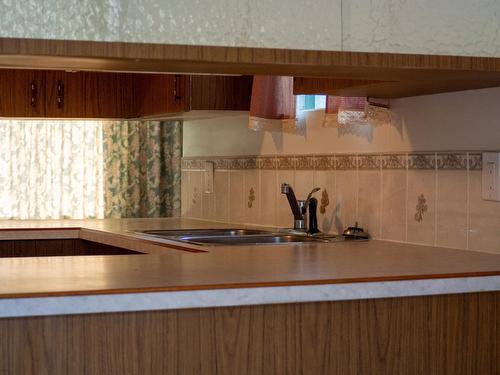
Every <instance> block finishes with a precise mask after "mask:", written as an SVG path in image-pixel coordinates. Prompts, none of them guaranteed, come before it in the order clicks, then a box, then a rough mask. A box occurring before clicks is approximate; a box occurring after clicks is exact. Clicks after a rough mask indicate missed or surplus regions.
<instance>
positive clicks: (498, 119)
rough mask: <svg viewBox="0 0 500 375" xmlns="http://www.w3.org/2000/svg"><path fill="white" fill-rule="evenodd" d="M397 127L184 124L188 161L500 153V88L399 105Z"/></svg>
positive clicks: (238, 121) (237, 121) (310, 121)
mask: <svg viewBox="0 0 500 375" xmlns="http://www.w3.org/2000/svg"><path fill="white" fill-rule="evenodd" d="M391 105H392V107H393V109H394V111H395V112H396V113H397V117H398V118H399V120H398V121H396V123H395V124H393V125H383V126H378V127H367V126H365V127H363V126H354V127H348V128H345V129H335V128H323V127H322V126H321V125H322V120H323V113H322V112H321V111H319V112H312V113H310V114H309V115H308V118H307V127H306V133H305V134H304V135H294V134H286V133H264V132H254V131H251V130H248V129H247V122H248V117H247V116H244V115H239V116H235V117H227V118H220V119H212V120H200V121H188V122H185V123H184V156H221V155H223V156H230V155H270V154H314V153H331V152H342V153H353V152H354V153H356V152H358V153H361V152H400V151H443V150H497V149H500V88H492V89H484V90H471V91H462V92H457V93H449V94H439V95H427V96H420V97H413V98H405V99H399V100H393V101H392V103H391Z"/></svg>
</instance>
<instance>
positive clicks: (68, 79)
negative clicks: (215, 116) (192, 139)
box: [0, 69, 252, 119]
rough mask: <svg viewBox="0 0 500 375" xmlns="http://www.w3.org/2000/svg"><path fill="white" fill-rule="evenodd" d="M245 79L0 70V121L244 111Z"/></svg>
mask: <svg viewBox="0 0 500 375" xmlns="http://www.w3.org/2000/svg"><path fill="white" fill-rule="evenodd" d="M251 90H252V77H251V76H190V75H180V74H147V73H144V74H142V73H108V72H69V71H63V70H44V71H42V70H19V69H0V117H15V118H41V117H47V118H75V119H76V118H92V119H129V118H134V119H142V118H162V117H168V116H171V115H173V114H174V115H176V116H180V115H182V114H183V113H186V112H189V111H191V110H204V111H208V110H218V111H223V110H232V111H246V110H249V108H250V97H251Z"/></svg>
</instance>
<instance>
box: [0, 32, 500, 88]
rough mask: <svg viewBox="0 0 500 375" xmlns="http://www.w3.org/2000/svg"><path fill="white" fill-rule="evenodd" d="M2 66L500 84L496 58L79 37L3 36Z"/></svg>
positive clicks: (395, 83)
mask: <svg viewBox="0 0 500 375" xmlns="http://www.w3.org/2000/svg"><path fill="white" fill-rule="evenodd" d="M0 67H2V68H38V69H66V70H68V69H69V70H93V71H124V72H149V73H150V72H163V73H166V72H170V73H172V72H175V73H210V74H246V75H256V74H272V75H292V76H297V77H318V78H337V79H343V80H345V81H344V82H343V84H342V87H341V88H338V87H334V88H333V89H331V90H323V91H326V92H328V93H334V94H344V95H369V96H375V97H377V96H378V97H402V96H412V95H422V94H433V93H438V92H447V91H458V90H466V89H476V88H484V87H496V86H500V58H492V57H471V56H442V55H417V54H395V53H372V52H345V51H313V50H287V49H270V48H247V47H221V46H196V45H168V44H148V43H122V42H95V41H73V40H44V39H16V38H0ZM349 80H352V81H353V82H352V83H349V82H348V81H349ZM371 81H380V83H373V82H371Z"/></svg>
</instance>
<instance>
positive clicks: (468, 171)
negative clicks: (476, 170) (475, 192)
mask: <svg viewBox="0 0 500 375" xmlns="http://www.w3.org/2000/svg"><path fill="white" fill-rule="evenodd" d="M469 158H470V153H469V152H468V153H467V158H466V159H467V168H466V169H467V172H466V173H467V189H466V201H467V207H466V209H465V211H466V213H467V214H466V215H467V217H466V219H465V223H466V231H465V248H466V249H467V250H470V248H469V234H470V192H469V189H470V170H469V168H470V160H469Z"/></svg>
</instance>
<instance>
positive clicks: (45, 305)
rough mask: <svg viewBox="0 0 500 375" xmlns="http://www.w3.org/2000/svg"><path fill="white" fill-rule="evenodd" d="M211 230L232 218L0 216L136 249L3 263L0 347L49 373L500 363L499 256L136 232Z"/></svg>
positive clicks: (20, 231)
mask: <svg viewBox="0 0 500 375" xmlns="http://www.w3.org/2000/svg"><path fill="white" fill-rule="evenodd" d="M214 227H218V228H227V227H229V226H228V225H225V224H220V223H211V222H206V221H201V220H192V219H184V218H183V219H128V220H90V221H49V222H44V221H39V222H37V221H28V222H25V223H22V222H14V223H13V222H2V223H0V228H1V230H0V238H1V239H2V240H4V241H14V242H15V241H16V239H21V238H22V239H23V240H26V239H27V238H30V239H31V240H32V241H42V240H49V239H50V240H62V241H64V240H69V239H79V240H82V241H87V242H93V243H96V244H101V245H103V246H110V247H114V248H116V249H118V248H122V249H126V250H129V251H134V252H140V253H144V254H139V255H132V254H130V255H99V256H96V255H87V256H61V257H23V258H19V257H17V258H3V259H0V314H1V317H2V319H0V337H1V338H2V340H1V341H0V342H1V343H2V344H0V345H1V351H3V352H4V353H11V351H16V350H18V351H22V352H23V353H25V355H29V356H34V357H36V358H37V361H40V362H39V365H42V364H43V367H44V368H48V369H50V370H51V371H49V373H51V374H53V373H65V372H64V370H61V367H60V366H63V363H64V366H70V367H71V366H74V369H75V372H66V373H84V372H82V370H81V369H82V368H83V367H82V366H84V365H83V363H81V362H80V361H81V360H79V359H78V358H82V360H83V358H92V359H93V361H92V363H94V365H93V366H101V367H99V370H101V371H102V370H107V371H109V373H139V372H134V371H132V370H130V369H128V370H125V367H120V366H127V368H128V366H132V367H133V366H135V365H137V366H138V364H137V363H135V364H134V361H133V356H130V357H129V354H127V353H134V351H136V350H145V349H144V348H148V349H147V350H148V351H150V353H149V354H148V358H150V359H149V360H150V361H151V366H153V367H152V368H154V371H153V370H151V372H150V373H151V374H154V373H178V372H179V371H181V369H182V370H183V371H184V373H193V374H194V373H200V369H201V368H205V367H206V366H222V368H223V369H224V372H223V373H239V372H240V371H241V372H242V371H248V372H249V373H280V372H279V371H278V370H279V369H282V370H283V372H281V373H295V372H297V373H300V371H302V373H311V374H313V373H318V372H316V371H315V369H316V370H318V369H319V368H320V367H317V368H315V367H314V366H313V367H309V366H310V365H308V367H307V369H305V368H301V366H304V364H305V363H306V362H305V359H307V361H308V362H307V363H310V362H309V360H310V359H311V357H315V358H318V360H320V362H319V363H318V366H321V369H323V368H325V369H328V368H333V367H330V366H339V367H338V368H340V369H346V368H349V367H350V366H351V365H349V358H351V357H352V356H353V355H356V356H359V358H358V359H359V361H358V362H357V363H356V365H355V366H354V367H353V368H352V372H353V373H354V372H355V371H354V370H355V369H356V371H358V370H359V371H361V370H362V369H367V368H378V369H388V368H392V366H403V368H406V367H404V366H407V365H406V364H407V363H413V362H411V361H417V362H418V363H419V364H420V365H422V366H423V365H424V364H426V366H429V369H430V368H431V367H432V366H450V365H453V363H454V361H456V360H457V359H458V358H461V354H459V353H462V351H463V350H466V347H468V346H470V345H481V348H482V349H481V350H482V353H483V355H484V357H482V358H480V359H474V360H473V361H472V360H470V359H467V358H462V359H461V361H463V363H460V364H456V366H457V368H462V366H463V365H464V363H465V364H466V365H467V366H475V367H474V368H477V369H484V368H487V369H493V368H497V367H495V366H498V356H497V355H496V354H497V353H496V350H497V349H496V346H495V345H496V343H497V341H498V340H497V338H498V332H497V329H498V328H495V327H498V324H497V323H495V322H497V321H498V315H499V314H498V308H499V307H498V306H499V303H500V293H499V291H500V255H497V254H488V253H480V252H471V251H462V250H454V249H446V248H434V247H428V246H416V245H410V244H401V243H395V242H387V241H376V240H374V241H369V242H355V241H351V242H349V241H346V242H337V243H328V244H323V243H313V244H311V243H300V244H285V245H283V244H281V245H254V246H221V247H218V246H217V247H213V246H208V247H199V246H188V248H187V249H185V248H183V247H184V246H185V245H182V246H179V245H178V244H177V245H176V244H168V243H161V244H158V243H153V242H150V241H145V240H144V239H142V238H140V237H138V236H137V235H136V234H135V232H136V231H141V230H153V229H180V228H190V229H192V228H214ZM233 227H234V226H233ZM171 245H173V247H170V246H171ZM186 250H188V251H186ZM108 254H112V253H108ZM0 255H1V254H0ZM68 270H71V272H68ZM395 297H397V298H395ZM298 302H300V303H298ZM450 309H452V310H453V311H454V315H453V317H452V318H451V319H450V318H449V317H448V316H447V315H446V314H447V312H449V311H451V310H450ZM105 312H106V313H108V314H102V313H105ZM88 313H92V314H91V315H86V314H88ZM42 315H45V317H43V316H42ZM27 322H28V324H26V323H27ZM181 327H183V328H182V329H181ZM179 330H180V331H179ZM47 335H54V339H51V340H45V338H44V337H48V336H47ZM325 335H326V336H325ZM344 335H348V336H349V340H348V341H345V338H344V337H345V336H344ZM7 337H8V339H7ZM479 337H480V338H481V340H480V341H481V344H478V342H477V341H476V340H477V339H478V338H479ZM4 338H5V339H4ZM327 338H328V341H325V340H327ZM173 340H175V341H173ZM329 340H333V341H329ZM71 343H73V344H74V345H72V344H71ZM99 343H100V344H99ZM174 343H175V344H174ZM96 344H97V347H96V346H95V345H96ZM487 344H488V345H487ZM172 345H173V346H172ZM325 345H326V346H325ZM380 345H382V346H380ZM139 348H142V349H139ZM193 348H197V349H196V350H194V349H193ZM250 349H251V353H252V354H251V355H252V356H256V358H254V359H252V358H249V357H248V356H249V355H250V352H249V350H250ZM193 350H194V352H193ZM380 350H382V352H381V351H380ZM439 350H441V351H443V352H441V354H439ZM467 350H470V348H469V349H467ZM475 350H476V349H475ZM478 350H479V348H478ZM297 351H299V352H300V353H301V354H300V356H298V355H297ZM436 351H437V352H436ZM445 352H446V353H449V354H450V356H448V357H447V356H443V355H442V354H443V353H445ZM43 353H51V354H50V355H48V356H45V355H43ZM160 353H162V354H161V355H160ZM209 353H211V354H209ZM266 353H267V354H266ZM395 353H398V356H397V358H395V359H393V360H391V362H390V363H388V362H386V360H385V358H387V356H388V355H393V354H395ZM455 355H456V357H455ZM82 356H83V357H82ZM267 356H270V358H267ZM264 358H266V359H264ZM292 358H293V360H294V361H295V362H294V363H290V362H289V361H290V360H291V359H292ZM300 358H304V362H302V361H301V360H300ZM410 360H411V361H410ZM214 361H215V362H214ZM219 361H220V362H219ZM270 361H271V362H270ZM330 361H333V362H331V363H330ZM339 361H340V362H339ZM346 361H347V362H346ZM409 361H410V362H409ZM118 365H119V366H118ZM1 366H3V367H1ZM23 366H24V365H23V362H22V361H16V362H15V363H14V362H8V361H7V362H3V363H2V364H1V365H0V369H1V370H2V373H9V371H10V370H13V369H16V371H19V372H22V371H21V369H23ZM115 366H118V367H117V368H118V369H121V370H122V372H118V370H116V369H115ZM270 366H271V367H270ZM287 366H294V370H293V371H290V372H287V371H288V370H286V367H287ZM367 366H368V367H367ZM372 366H375V367H372ZM458 366H459V367H458ZM72 368H73V367H72ZM141 368H143V367H141ZM167 368H168V369H169V370H168V371H167V370H166V369H167ZM64 369H67V368H66V367H64ZM159 369H165V370H164V372H161V371H160V372H157V371H159ZM271 369H274V370H276V371H277V372H274V370H271ZM299 369H301V370H300V371H299ZM78 371H80V372H78ZM127 371H128V372H127ZM162 371H163V370H162ZM294 371H295V372H294ZM412 371H413V370H412ZM412 371H409V372H408V373H418V372H412ZM422 371H425V369H422ZM202 372H203V371H201V373H202ZM14 373H16V372H14ZM141 373H144V372H141ZM146 373H147V372H146ZM431 373H432V372H431ZM486 373H488V372H486ZM492 373H493V372H492Z"/></svg>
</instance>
